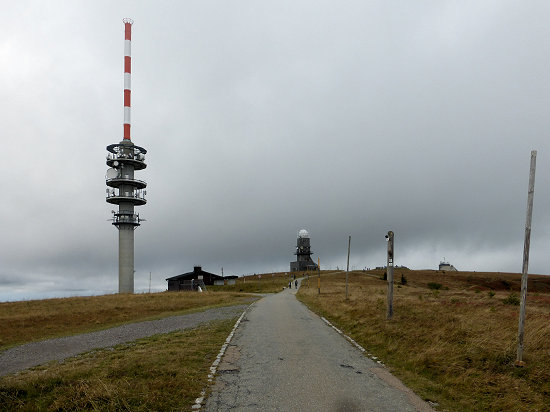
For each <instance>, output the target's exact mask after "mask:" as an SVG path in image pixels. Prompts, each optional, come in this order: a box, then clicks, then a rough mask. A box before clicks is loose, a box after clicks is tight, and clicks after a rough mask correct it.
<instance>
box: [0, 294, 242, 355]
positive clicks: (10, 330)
mask: <svg viewBox="0 0 550 412" xmlns="http://www.w3.org/2000/svg"><path fill="white" fill-rule="evenodd" d="M250 299H251V297H250V296H249V295H246V294H243V293H235V292H215V293H197V292H164V293H153V294H139V295H105V296H91V297H74V298H63V299H45V300H31V301H23V302H3V303H0V325H1V329H2V333H1V335H0V349H5V348H7V347H9V346H13V345H16V344H21V343H26V342H32V341H37V340H42V339H47V338H52V337H58V336H65V335H69V334H75V333H84V332H89V331H93V330H99V329H105V328H108V327H112V326H116V325H120V324H122V323H125V322H134V321H140V320H146V319H152V318H160V317H164V316H169V315H177V314H182V313H186V312H192V311H197V310H204V309H207V308H210V307H216V306H227V305H233V304H238V303H243V302H250Z"/></svg>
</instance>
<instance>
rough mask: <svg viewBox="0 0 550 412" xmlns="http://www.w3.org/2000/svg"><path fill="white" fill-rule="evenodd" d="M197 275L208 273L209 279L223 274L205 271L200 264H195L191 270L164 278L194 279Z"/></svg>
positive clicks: (220, 277) (218, 277) (219, 277)
mask: <svg viewBox="0 0 550 412" xmlns="http://www.w3.org/2000/svg"><path fill="white" fill-rule="evenodd" d="M199 275H202V276H204V275H208V276H210V278H211V279H223V276H220V275H216V274H215V273H210V272H205V271H204V270H202V267H201V266H195V267H193V271H192V272H187V273H182V274H181V275H177V276H172V277H171V278H167V279H166V280H185V279H195V278H196V277H197V276H199Z"/></svg>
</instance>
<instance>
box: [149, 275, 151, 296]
mask: <svg viewBox="0 0 550 412" xmlns="http://www.w3.org/2000/svg"><path fill="white" fill-rule="evenodd" d="M149 293H151V272H149Z"/></svg>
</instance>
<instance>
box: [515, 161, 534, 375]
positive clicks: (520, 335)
mask: <svg viewBox="0 0 550 412" xmlns="http://www.w3.org/2000/svg"><path fill="white" fill-rule="evenodd" d="M536 167H537V151H536V150H532V151H531V167H530V169H529V190H528V191H527V217H526V219H525V240H524V243H523V266H522V269H521V304H520V309H519V325H518V353H517V359H516V366H524V365H525V362H523V336H524V328H525V305H526V301H527V270H528V267H529V246H530V244H531V217H532V215H533V196H534V194H535V169H536Z"/></svg>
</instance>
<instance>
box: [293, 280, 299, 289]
mask: <svg viewBox="0 0 550 412" xmlns="http://www.w3.org/2000/svg"><path fill="white" fill-rule="evenodd" d="M294 287H295V288H296V289H298V279H296V280H295V281H294Z"/></svg>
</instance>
